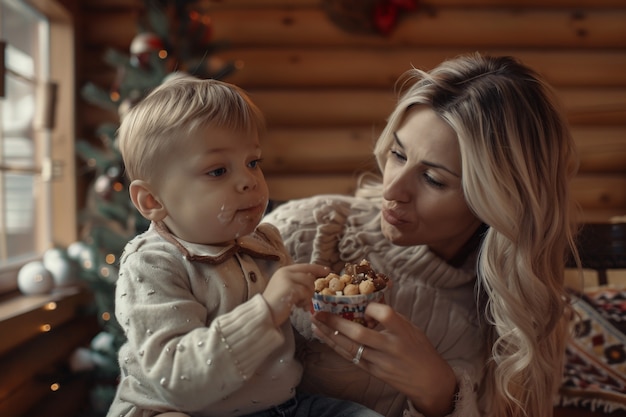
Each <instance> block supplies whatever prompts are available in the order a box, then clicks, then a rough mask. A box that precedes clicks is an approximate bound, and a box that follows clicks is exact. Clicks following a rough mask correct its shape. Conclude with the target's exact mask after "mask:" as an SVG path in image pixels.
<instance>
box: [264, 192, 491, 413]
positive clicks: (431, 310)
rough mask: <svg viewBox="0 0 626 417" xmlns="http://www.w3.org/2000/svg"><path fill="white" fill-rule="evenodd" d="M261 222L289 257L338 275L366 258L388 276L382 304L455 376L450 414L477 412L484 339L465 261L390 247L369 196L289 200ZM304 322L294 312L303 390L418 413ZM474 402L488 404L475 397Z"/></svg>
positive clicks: (420, 248) (376, 407)
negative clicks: (419, 334)
mask: <svg viewBox="0 0 626 417" xmlns="http://www.w3.org/2000/svg"><path fill="white" fill-rule="evenodd" d="M264 221H265V222H269V223H272V224H273V225H275V226H276V227H277V228H278V229H279V231H280V233H281V235H282V237H283V239H284V241H285V246H286V247H287V250H288V251H289V252H290V254H291V256H292V258H293V260H294V261H295V262H314V263H319V264H323V265H327V266H330V267H331V268H332V269H333V270H334V271H336V272H339V271H340V270H341V269H342V268H343V266H344V264H345V263H346V262H358V261H360V260H361V259H363V258H366V259H368V260H369V261H370V263H371V264H372V267H373V268H374V269H376V270H377V271H379V272H383V273H385V274H387V275H388V276H390V277H391V279H392V280H393V285H392V287H391V291H390V292H389V294H388V297H387V303H388V304H390V305H391V306H393V307H394V309H395V310H396V311H397V312H399V313H401V314H402V315H404V316H406V317H408V318H409V319H410V320H411V321H412V322H413V323H414V324H415V325H416V326H418V327H419V328H420V329H422V330H423V331H424V332H425V333H426V335H427V336H428V338H429V339H430V341H431V342H432V343H433V344H434V346H435V347H436V348H437V350H438V352H439V353H440V354H441V355H442V356H443V358H444V359H446V360H447V361H448V363H449V364H450V365H451V366H452V368H453V369H454V371H455V373H456V375H457V379H458V382H459V388H460V391H459V396H458V399H457V401H456V408H455V411H454V413H453V414H452V415H453V416H463V417H474V416H480V415H484V412H481V411H479V406H478V403H479V401H478V398H477V393H476V392H477V390H478V388H477V387H478V386H479V384H480V380H481V378H482V375H483V365H484V362H485V354H484V351H485V346H484V343H485V342H484V340H485V337H484V334H483V332H482V331H481V328H480V327H479V324H478V320H477V311H476V304H475V294H474V283H475V273H474V270H473V266H469V267H468V268H465V269H455V268H453V267H451V266H449V265H448V264H447V263H445V262H444V261H443V260H441V259H440V258H438V257H437V256H436V255H434V254H433V253H432V252H430V251H429V249H428V247H426V246H412V247H399V246H395V245H393V244H391V243H390V242H389V241H388V240H386V239H385V238H384V236H383V235H382V234H381V231H380V205H379V204H378V203H375V202H373V201H371V200H366V199H360V198H356V197H347V196H331V195H325V196H316V197H312V198H308V199H302V200H293V201H290V202H288V203H285V204H283V205H280V206H278V207H277V208H276V209H275V210H274V211H272V212H271V213H270V214H268V215H267V216H266V218H265V219H264ZM468 264H471V265H473V264H474V261H472V262H469V263H468ZM308 319H309V317H308V315H304V316H302V315H301V316H300V317H298V319H297V320H295V321H294V325H295V326H296V328H298V331H299V332H300V333H301V334H302V335H303V336H304V338H305V339H306V342H305V343H303V344H301V346H303V348H301V349H300V352H299V357H300V359H301V360H302V361H303V363H304V366H305V371H304V377H303V382H302V386H303V387H304V388H306V389H308V390H311V391H314V392H321V393H324V394H326V395H331V396H335V397H340V398H344V399H349V400H353V401H357V402H360V403H362V404H365V405H366V406H368V407H370V408H372V409H374V410H376V411H377V412H379V413H381V414H383V415H385V416H387V417H399V416H421V414H420V413H419V412H418V411H417V410H415V409H413V407H412V405H411V404H410V402H409V401H407V398H406V396H404V395H403V394H401V393H400V392H398V391H397V390H395V389H394V388H392V387H390V386H389V385H387V384H385V383H384V382H382V381H380V380H379V379H376V378H374V377H372V376H370V375H369V374H367V373H365V372H364V371H362V370H361V369H360V368H358V367H356V366H354V365H353V364H352V363H351V362H349V361H346V360H345V359H343V358H342V357H340V356H338V355H337V354H335V353H334V352H332V351H331V350H330V349H329V348H328V347H326V346H325V345H323V344H321V343H319V342H317V341H316V340H314V339H313V340H312V339H311V337H312V333H311V330H310V323H309V321H308ZM432 383H433V384H436V383H437V381H432ZM481 403H484V404H489V401H488V399H484V398H483V399H482V400H481Z"/></svg>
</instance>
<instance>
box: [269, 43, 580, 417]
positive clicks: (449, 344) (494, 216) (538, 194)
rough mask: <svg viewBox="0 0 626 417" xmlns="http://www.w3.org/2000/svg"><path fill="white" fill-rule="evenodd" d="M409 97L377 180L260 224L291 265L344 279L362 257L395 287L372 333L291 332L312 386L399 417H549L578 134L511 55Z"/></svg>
mask: <svg viewBox="0 0 626 417" xmlns="http://www.w3.org/2000/svg"><path fill="white" fill-rule="evenodd" d="M400 85H401V86H402V87H403V93H402V95H401V97H400V99H399V101H398V104H397V106H396V108H395V110H394V111H393V112H392V113H391V115H390V117H389V119H388V124H387V126H386V128H385V129H384V131H383V132H382V134H381V136H380V138H379V140H378V142H377V143H376V147H375V150H374V154H375V156H376V159H377V161H378V165H379V168H380V171H381V174H382V175H381V178H380V180H378V179H376V180H374V181H371V180H370V181H364V182H363V183H362V186H361V188H360V190H359V192H358V193H357V196H355V197H348V196H331V195H326V196H316V197H312V198H308V199H303V200H297V201H292V202H289V203H286V204H284V205H281V206H279V207H278V208H276V209H275V210H274V211H273V212H272V213H270V214H269V215H268V216H266V218H265V221H268V222H270V223H272V224H274V225H275V226H277V227H278V229H279V230H280V232H281V235H282V236H283V238H284V240H285V245H286V247H287V249H288V250H289V252H290V253H291V255H292V257H293V258H294V260H295V261H296V262H315V263H321V264H324V265H328V266H329V267H330V268H331V269H333V270H335V271H339V270H340V269H341V268H342V266H343V265H344V263H345V262H357V261H359V260H360V259H362V258H367V259H368V260H369V261H370V262H371V264H372V266H373V267H374V268H375V269H376V270H378V271H380V272H383V273H385V274H387V275H389V276H390V277H391V278H392V280H393V286H392V288H391V290H390V292H389V294H388V297H387V304H386V305H383V304H371V305H370V306H369V307H368V309H367V312H366V313H367V314H368V315H369V317H370V318H371V319H372V320H374V321H376V322H378V325H377V326H376V327H375V328H373V329H370V328H367V327H365V326H361V325H359V324H355V323H352V322H349V321H347V320H344V319H341V318H339V317H337V316H330V315H326V314H318V315H316V316H315V317H313V318H310V317H307V316H304V317H301V318H300V319H299V320H297V321H296V322H295V324H296V327H298V329H299V331H300V332H301V333H302V335H303V336H304V339H303V340H304V342H303V344H302V347H301V350H300V352H301V355H302V358H303V360H304V362H305V375H304V379H303V386H304V387H306V388H307V389H310V390H311V389H312V390H316V391H318V392H323V393H326V394H329V395H334V396H338V397H342V398H345V399H351V400H354V401H357V402H360V403H363V404H365V405H367V406H368V407H370V408H373V409H375V410H376V411H378V412H379V413H381V414H383V415H385V416H388V417H396V416H426V417H435V416H463V417H473V416H494V417H496V416H497V417H521V416H525V417H547V416H551V415H552V408H553V398H554V396H555V394H556V391H557V389H558V387H559V383H560V381H561V374H562V362H563V355H564V346H565V341H566V335H567V317H568V316H569V307H568V297H567V294H566V293H565V291H564V284H563V269H564V259H565V257H566V254H567V253H568V251H569V250H570V248H572V247H573V233H574V227H573V221H572V218H571V217H572V215H571V213H570V210H571V205H570V196H569V191H568V183H569V181H570V179H571V178H572V176H573V175H574V173H575V170H576V168H577V157H576V154H575V152H574V143H573V141H572V138H571V135H570V133H569V130H568V125H567V122H566V120H565V118H564V116H563V114H562V112H561V111H560V110H559V107H558V105H557V103H556V100H555V98H554V95H553V92H552V90H551V88H550V87H549V86H548V85H547V84H546V83H545V81H543V80H542V78H541V77H540V76H539V75H538V74H536V73H535V72H534V71H532V70H531V69H530V68H528V67H526V66H524V65H522V64H521V63H520V62H518V61H517V60H515V59H513V58H511V57H490V56H482V55H479V54H472V55H467V56H461V57H457V58H455V59H452V60H449V61H446V62H443V63H442V64H441V65H439V66H438V67H437V68H435V69H433V70H432V71H430V72H423V71H420V70H417V69H411V70H410V71H408V72H407V74H406V76H405V77H404V78H403V79H402V82H401V84H400ZM311 321H312V323H311ZM311 330H312V331H311ZM313 335H315V336H316V337H317V338H319V339H321V340H322V341H323V343H320V342H318V341H316V340H315V338H314V337H312V336H313Z"/></svg>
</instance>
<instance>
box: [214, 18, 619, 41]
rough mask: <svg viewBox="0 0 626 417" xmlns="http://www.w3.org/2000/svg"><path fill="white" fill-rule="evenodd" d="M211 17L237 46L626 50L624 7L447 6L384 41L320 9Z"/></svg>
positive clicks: (220, 34)
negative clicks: (349, 30) (578, 9)
mask: <svg viewBox="0 0 626 417" xmlns="http://www.w3.org/2000/svg"><path fill="white" fill-rule="evenodd" d="M211 17H212V19H213V22H214V25H213V27H214V37H215V39H217V40H221V39H223V40H228V42H229V43H230V44H231V45H233V46H264V47H267V46H271V45H282V46H287V45H292V46H299V47H306V46H319V45H327V46H336V47H339V46H351V47H356V46H361V47H363V46H370V47H371V46H387V47H398V46H418V47H424V46H450V45H456V46H459V47H460V46H462V47H472V48H483V47H509V48H510V47H520V46H523V47H537V48H551V47H558V48H580V47H584V48H607V47H609V48H619V47H624V46H626V25H624V21H625V20H626V10H621V9H611V10H604V9H601V10H585V11H584V12H575V11H572V10H559V9H548V10H539V9H523V10H517V11H511V10H502V9H488V8H486V9H475V10H474V9H465V8H458V9H453V8H446V9H440V10H437V11H436V12H433V13H425V12H422V13H415V14H411V15H409V16H407V17H406V18H405V19H403V20H402V21H401V22H400V23H399V24H398V26H397V27H396V29H395V30H394V31H393V32H392V34H391V35H390V36H389V37H386V38H383V37H379V36H363V35H358V34H352V33H347V32H345V31H343V30H342V29H341V28H339V27H338V26H336V25H334V24H333V23H332V22H331V21H330V19H329V18H328V16H326V14H325V13H324V12H323V11H321V10H316V9H311V10H300V9H298V10H280V9H275V10H269V9H267V10H266V9H261V10H254V11H248V10H245V9H244V10H216V11H214V12H212V13H211ZM442 28H446V29H445V30H441V29H442ZM520 34H524V35H523V36H521V35H520Z"/></svg>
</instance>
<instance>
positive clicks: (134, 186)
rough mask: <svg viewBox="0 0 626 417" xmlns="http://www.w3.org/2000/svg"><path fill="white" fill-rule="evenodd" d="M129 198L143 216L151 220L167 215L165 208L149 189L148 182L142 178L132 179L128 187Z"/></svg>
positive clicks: (160, 218) (161, 218) (157, 219)
mask: <svg viewBox="0 0 626 417" xmlns="http://www.w3.org/2000/svg"><path fill="white" fill-rule="evenodd" d="M128 191H129V193H130V199H131V200H132V202H133V204H134V205H135V207H137V210H139V213H141V215H142V216H143V217H145V218H146V219H148V220H151V221H155V222H156V221H160V220H163V219H164V218H165V217H166V216H167V210H166V209H165V207H164V206H163V204H161V202H160V201H159V199H158V198H157V196H155V195H154V193H153V192H152V190H151V189H150V184H148V183H147V182H145V181H143V180H134V181H132V182H131V183H130V186H129V187H128Z"/></svg>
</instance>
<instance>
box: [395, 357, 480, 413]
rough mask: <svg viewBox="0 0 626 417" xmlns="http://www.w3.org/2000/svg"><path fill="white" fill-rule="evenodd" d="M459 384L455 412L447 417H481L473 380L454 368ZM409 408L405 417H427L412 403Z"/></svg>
mask: <svg viewBox="0 0 626 417" xmlns="http://www.w3.org/2000/svg"><path fill="white" fill-rule="evenodd" d="M452 370H453V371H454V374H455V375H456V379H457V383H458V384H459V392H458V393H457V394H456V396H455V398H454V411H453V412H452V413H451V414H448V416H447V417H480V415H481V414H480V412H479V411H478V406H477V404H476V392H475V389H474V386H475V385H476V384H473V383H472V381H471V378H470V377H469V375H468V374H467V372H466V371H465V370H464V369H463V368H457V367H454V368H452ZM407 403H408V407H407V409H406V410H405V411H404V413H403V417H425V416H424V415H423V414H421V413H420V412H419V411H417V410H416V409H415V407H414V406H413V404H412V403H411V401H407Z"/></svg>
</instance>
